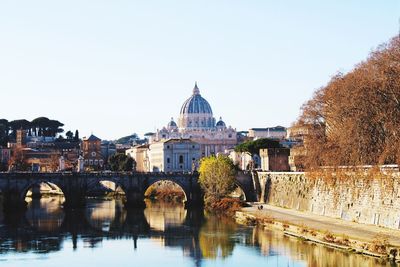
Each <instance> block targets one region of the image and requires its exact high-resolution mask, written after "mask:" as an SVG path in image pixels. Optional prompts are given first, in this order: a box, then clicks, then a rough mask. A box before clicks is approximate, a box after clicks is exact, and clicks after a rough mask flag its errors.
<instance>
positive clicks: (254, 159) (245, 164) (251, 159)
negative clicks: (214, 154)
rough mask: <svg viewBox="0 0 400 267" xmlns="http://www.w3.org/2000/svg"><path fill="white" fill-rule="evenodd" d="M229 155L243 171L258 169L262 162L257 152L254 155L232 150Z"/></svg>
mask: <svg viewBox="0 0 400 267" xmlns="http://www.w3.org/2000/svg"><path fill="white" fill-rule="evenodd" d="M228 157H229V158H230V159H231V160H232V161H233V164H235V165H236V166H237V167H238V168H239V169H241V170H243V171H245V170H253V169H256V168H258V167H259V166H260V163H261V160H260V157H259V156H258V155H257V154H255V155H253V156H252V155H251V154H250V153H249V152H236V151H234V150H231V151H230V153H229V155H228Z"/></svg>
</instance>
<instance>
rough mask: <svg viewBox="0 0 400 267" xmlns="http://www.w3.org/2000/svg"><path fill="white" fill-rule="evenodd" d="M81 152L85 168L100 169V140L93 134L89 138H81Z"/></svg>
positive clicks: (101, 161) (102, 162)
mask: <svg viewBox="0 0 400 267" xmlns="http://www.w3.org/2000/svg"><path fill="white" fill-rule="evenodd" d="M82 152H83V158H84V162H85V167H86V168H90V169H95V170H98V169H102V168H103V166H104V158H103V155H102V154H101V139H100V138H98V137H96V136H94V135H93V134H92V135H91V136H90V137H89V138H83V141H82Z"/></svg>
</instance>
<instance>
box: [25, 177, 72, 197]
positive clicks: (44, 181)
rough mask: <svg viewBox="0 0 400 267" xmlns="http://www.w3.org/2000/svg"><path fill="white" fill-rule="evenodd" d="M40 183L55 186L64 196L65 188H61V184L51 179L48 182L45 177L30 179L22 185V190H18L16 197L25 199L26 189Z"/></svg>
mask: <svg viewBox="0 0 400 267" xmlns="http://www.w3.org/2000/svg"><path fill="white" fill-rule="evenodd" d="M41 184H47V185H50V186H55V187H57V189H59V190H60V191H61V192H62V193H63V195H64V197H65V191H64V190H65V189H63V186H62V184H60V183H58V182H57V181H51V182H50V181H49V180H47V179H38V180H30V181H29V182H28V183H27V184H26V185H24V186H23V187H22V190H20V192H19V196H18V198H19V199H20V200H21V201H25V198H26V196H27V193H28V191H29V190H30V189H32V188H33V187H35V186H40V185H41Z"/></svg>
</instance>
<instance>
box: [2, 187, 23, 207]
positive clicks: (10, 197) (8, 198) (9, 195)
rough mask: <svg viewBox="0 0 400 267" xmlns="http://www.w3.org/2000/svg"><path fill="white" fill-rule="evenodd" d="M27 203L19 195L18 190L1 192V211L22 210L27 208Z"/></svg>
mask: <svg viewBox="0 0 400 267" xmlns="http://www.w3.org/2000/svg"><path fill="white" fill-rule="evenodd" d="M27 205H28V203H27V202H26V201H25V198H22V197H21V194H20V192H17V191H5V192H3V211H4V212H15V211H23V210H25V209H26V208H27Z"/></svg>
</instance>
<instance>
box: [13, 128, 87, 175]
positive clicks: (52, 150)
mask: <svg viewBox="0 0 400 267" xmlns="http://www.w3.org/2000/svg"><path fill="white" fill-rule="evenodd" d="M9 148H11V157H10V159H11V160H10V162H11V165H12V166H9V167H10V168H11V169H15V168H17V169H18V168H19V167H21V166H24V170H25V169H26V168H29V170H32V171H38V172H39V171H40V172H54V171H59V170H61V169H60V159H61V158H62V159H63V160H62V163H63V164H62V165H63V166H62V170H75V169H76V167H77V163H78V157H79V154H80V144H79V141H75V140H65V139H57V138H54V137H44V136H28V134H27V131H25V130H18V131H17V135H16V142H15V143H9Z"/></svg>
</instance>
